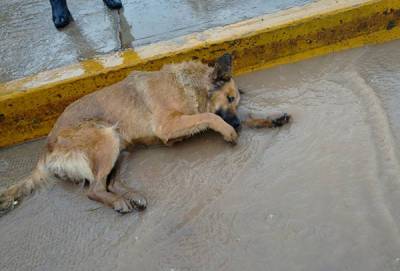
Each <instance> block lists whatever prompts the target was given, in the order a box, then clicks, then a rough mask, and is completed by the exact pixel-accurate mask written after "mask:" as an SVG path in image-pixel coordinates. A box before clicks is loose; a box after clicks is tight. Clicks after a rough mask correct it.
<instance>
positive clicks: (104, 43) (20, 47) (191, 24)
mask: <svg viewBox="0 0 400 271" xmlns="http://www.w3.org/2000/svg"><path fill="white" fill-rule="evenodd" d="M308 2H311V0H281V1H261V0H247V1H243V0H233V1H231V0H213V1H210V0H202V1H197V0H174V1H170V0H146V1H141V0H125V1H123V3H124V9H123V10H121V11H110V10H108V9H107V8H106V7H105V6H104V4H103V2H102V1H101V0H69V1H68V5H69V8H70V10H71V12H72V15H73V17H74V19H75V22H74V23H72V24H71V25H70V26H69V27H67V28H66V29H64V30H62V31H57V30H56V28H55V27H54V26H53V23H52V21H51V10H50V3H49V1H48V0H13V1H7V0H0V11H1V12H0V56H1V61H0V83H1V82H3V83H4V82H7V81H10V80H13V79H17V78H21V77H25V76H28V75H33V74H36V73H38V72H41V71H44V70H49V69H53V68H56V67H61V66H65V65H68V64H71V63H75V62H77V61H78V60H80V59H86V58H91V57H93V56H94V55H98V54H104V53H109V52H111V51H117V50H121V49H125V48H131V47H135V46H139V45H144V44H149V43H153V42H156V41H160V40H167V39H171V38H174V37H177V36H181V35H184V34H188V33H192V32H195V31H201V30H204V29H208V28H210V27H213V26H220V25H226V24H230V23H233V22H237V21H241V20H243V19H247V18H252V17H255V16H259V15H261V14H266V13H272V12H275V11H278V10H282V9H287V8H289V7H293V6H295V5H303V4H305V3H308Z"/></svg>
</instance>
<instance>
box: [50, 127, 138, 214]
mask: <svg viewBox="0 0 400 271" xmlns="http://www.w3.org/2000/svg"><path fill="white" fill-rule="evenodd" d="M120 149H121V140H120V136H119V134H118V132H117V131H116V128H115V127H114V126H111V125H109V124H107V123H99V122H96V121H88V122H83V123H81V124H78V125H77V126H76V127H74V128H68V129H64V130H62V131H60V132H59V134H58V136H57V137H56V138H55V139H50V140H49V154H48V155H47V157H46V161H47V164H48V167H49V171H50V172H52V173H53V174H54V175H56V176H58V177H61V178H62V179H69V180H75V181H78V180H87V181H89V183H90V186H89V191H88V193H87V196H88V197H89V198H90V199H92V200H95V201H98V202H101V203H103V204H105V205H107V206H109V207H112V208H113V209H114V210H116V211H117V212H120V213H128V212H131V211H132V210H133V206H132V204H131V203H130V201H129V200H127V199H125V198H124V197H122V196H120V195H118V194H114V193H112V192H110V191H108V190H107V176H108V175H109V174H110V172H111V170H112V169H113V167H114V164H115V163H116V161H117V158H118V156H119V153H120Z"/></svg>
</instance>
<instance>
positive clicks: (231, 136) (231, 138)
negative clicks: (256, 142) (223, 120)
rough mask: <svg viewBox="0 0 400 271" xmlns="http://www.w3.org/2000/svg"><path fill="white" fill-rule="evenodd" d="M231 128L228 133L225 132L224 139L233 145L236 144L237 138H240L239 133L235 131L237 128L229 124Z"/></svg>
mask: <svg viewBox="0 0 400 271" xmlns="http://www.w3.org/2000/svg"><path fill="white" fill-rule="evenodd" d="M229 128H230V129H229V131H228V132H227V133H226V134H224V140H225V141H226V142H229V143H231V144H233V145H236V143H237V139H238V134H237V132H236V131H235V129H233V128H232V127H231V126H229Z"/></svg>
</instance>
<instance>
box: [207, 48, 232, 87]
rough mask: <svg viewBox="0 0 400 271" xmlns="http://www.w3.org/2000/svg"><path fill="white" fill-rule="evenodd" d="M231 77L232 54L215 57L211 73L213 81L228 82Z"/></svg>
mask: <svg viewBox="0 0 400 271" xmlns="http://www.w3.org/2000/svg"><path fill="white" fill-rule="evenodd" d="M231 78H232V55H231V54H224V55H223V56H221V57H220V58H218V59H217V61H216V62H215V65H214V71H213V72H212V74H211V79H212V80H213V82H215V83H218V82H228V81H229V80H231Z"/></svg>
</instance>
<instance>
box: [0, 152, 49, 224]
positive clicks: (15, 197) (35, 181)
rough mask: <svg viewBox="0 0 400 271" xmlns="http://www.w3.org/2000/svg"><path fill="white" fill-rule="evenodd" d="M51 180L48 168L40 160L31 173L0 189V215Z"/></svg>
mask: <svg viewBox="0 0 400 271" xmlns="http://www.w3.org/2000/svg"><path fill="white" fill-rule="evenodd" d="M50 180H51V178H49V173H48V170H47V168H46V166H45V164H44V162H43V160H40V161H39V162H38V164H37V166H36V168H35V169H34V170H33V171H32V173H31V175H30V176H28V177H26V178H25V179H22V180H21V181H19V182H17V183H16V184H14V185H12V186H10V187H8V188H6V189H4V190H2V191H0V216H2V215H4V214H5V213H7V212H9V211H11V210H12V209H13V208H14V207H15V206H16V205H18V204H19V203H20V201H21V200H22V199H23V198H25V197H26V196H28V195H30V194H32V193H33V192H34V191H35V190H38V189H39V188H42V187H44V186H46V185H47V184H48V182H49V181H50Z"/></svg>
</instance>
